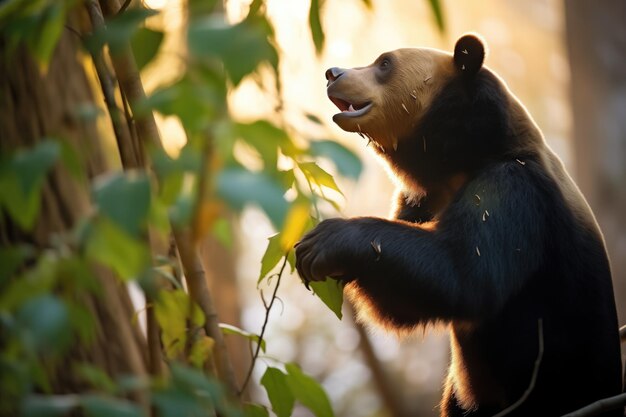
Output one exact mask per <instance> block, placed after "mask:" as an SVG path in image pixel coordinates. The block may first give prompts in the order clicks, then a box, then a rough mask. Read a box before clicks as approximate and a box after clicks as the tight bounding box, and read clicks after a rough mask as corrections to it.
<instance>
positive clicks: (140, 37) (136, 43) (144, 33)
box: [130, 27, 163, 71]
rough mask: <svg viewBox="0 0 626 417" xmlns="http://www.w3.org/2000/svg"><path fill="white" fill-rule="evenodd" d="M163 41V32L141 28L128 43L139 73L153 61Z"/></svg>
mask: <svg viewBox="0 0 626 417" xmlns="http://www.w3.org/2000/svg"><path fill="white" fill-rule="evenodd" d="M162 41H163V32H159V31H156V30H152V29H148V28H144V27H141V28H139V29H138V30H137V32H136V33H135V35H134V36H133V37H132V39H131V41H130V45H131V48H132V49H133V55H135V61H136V62H137V68H138V69H139V70H140V71H141V70H142V69H143V68H144V67H145V66H146V65H147V64H148V63H149V62H150V61H152V60H153V59H154V57H155V56H156V54H157V52H159V47H160V46H161V42H162Z"/></svg>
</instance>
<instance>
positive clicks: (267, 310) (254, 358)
mask: <svg viewBox="0 0 626 417" xmlns="http://www.w3.org/2000/svg"><path fill="white" fill-rule="evenodd" d="M287 255H288V254H285V258H284V260H283V264H282V265H281V267H280V272H279V273H278V279H277V280H276V286H275V287H274V292H273V293H272V298H271V300H270V302H269V304H268V305H266V306H265V319H264V320H263V326H262V327H261V333H260V334H259V341H258V343H257V345H256V349H255V351H254V355H252V363H251V364H250V368H249V369H248V374H247V375H246V379H245V380H244V381H243V385H242V386H241V389H240V390H239V396H241V395H242V394H243V393H244V392H245V390H246V388H247V386H248V383H249V382H250V378H251V377H252V371H253V370H254V365H255V364H256V361H257V359H258V358H259V353H261V346H262V345H263V337H264V336H265V329H266V328H267V323H268V322H269V318H270V310H271V309H272V306H273V305H274V301H276V299H277V298H278V297H276V294H277V293H278V287H279V286H280V279H281V278H282V277H283V272H284V271H285V267H286V266H287V259H288V256H287ZM263 305H265V300H263Z"/></svg>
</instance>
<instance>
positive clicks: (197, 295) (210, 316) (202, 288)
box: [174, 230, 237, 395]
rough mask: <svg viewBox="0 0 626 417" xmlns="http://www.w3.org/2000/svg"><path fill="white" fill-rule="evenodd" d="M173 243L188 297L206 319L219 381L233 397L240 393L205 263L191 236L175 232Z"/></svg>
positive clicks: (206, 329) (206, 328)
mask: <svg viewBox="0 0 626 417" xmlns="http://www.w3.org/2000/svg"><path fill="white" fill-rule="evenodd" d="M174 239H176V245H177V246H178V253H179V255H180V260H181V262H182V264H183V270H184V271H185V279H186V281H187V287H188V288H189V295H190V296H191V299H192V300H194V301H195V302H196V303H198V306H199V307H200V309H201V310H202V312H203V313H204V315H205V317H206V321H205V323H204V330H205V331H206V334H207V336H209V337H210V338H212V339H213V340H214V341H215V347H214V350H213V354H214V356H215V362H216V367H217V372H218V377H219V378H220V380H221V381H222V382H223V383H224V385H225V386H226V388H227V389H228V390H229V393H230V394H232V395H234V394H235V393H237V387H236V386H235V376H234V373H233V368H232V365H231V363H230V360H229V358H228V350H227V349H226V343H225V342H224V337H223V335H222V331H221V329H220V327H219V320H218V319H217V313H216V312H215V306H214V305H213V299H212V298H211V293H210V291H209V287H208V284H207V280H206V276H205V273H204V268H203V266H202V262H200V258H199V257H198V255H197V254H196V252H195V249H194V248H195V247H194V245H193V242H192V240H191V238H190V236H189V235H188V234H184V233H182V232H180V231H178V230H174Z"/></svg>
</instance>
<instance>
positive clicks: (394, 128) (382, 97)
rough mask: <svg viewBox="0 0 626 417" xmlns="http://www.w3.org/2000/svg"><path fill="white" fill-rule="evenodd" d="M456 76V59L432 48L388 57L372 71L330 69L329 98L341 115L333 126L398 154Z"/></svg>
mask: <svg viewBox="0 0 626 417" xmlns="http://www.w3.org/2000/svg"><path fill="white" fill-rule="evenodd" d="M455 72H456V69H455V66H454V61H453V57H452V55H451V54H449V53H446V52H443V51H439V50H436V49H430V48H411V49H409V48H406V49H397V50H395V51H391V52H387V53H384V54H382V55H381V56H380V57H378V59H376V61H374V63H372V64H371V65H369V66H367V67H358V68H351V69H342V68H331V69H329V70H328V71H326V78H327V79H328V89H327V93H328V97H329V98H330V99H331V100H332V101H333V103H335V104H336V105H337V107H338V108H339V109H340V110H342V111H341V112H340V113H337V114H335V115H334V116H333V120H334V121H335V123H337V124H338V125H339V127H341V128H342V129H343V130H346V131H348V132H357V133H359V132H360V133H361V134H362V135H363V136H364V137H367V138H368V139H371V140H372V141H374V142H375V144H376V145H378V146H379V147H382V148H383V151H386V150H387V151H388V150H390V149H392V148H393V149H395V148H396V147H397V143H398V139H401V138H402V137H404V136H406V135H407V134H408V133H409V132H410V131H411V130H412V128H413V127H414V126H415V125H416V123H417V122H419V120H420V119H421V117H422V116H423V114H424V111H425V110H426V109H427V108H428V107H429V105H430V103H431V102H432V100H433V98H434V97H435V96H436V95H437V93H438V92H439V91H440V90H441V88H442V87H443V86H444V85H445V84H446V82H447V81H448V80H449V79H450V78H451V77H452V76H453V75H454V74H455Z"/></svg>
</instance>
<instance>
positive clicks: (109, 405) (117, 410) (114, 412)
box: [80, 394, 145, 417]
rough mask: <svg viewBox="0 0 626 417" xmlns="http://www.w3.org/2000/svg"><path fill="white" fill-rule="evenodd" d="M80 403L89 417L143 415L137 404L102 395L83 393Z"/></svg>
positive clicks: (136, 416)
mask: <svg viewBox="0 0 626 417" xmlns="http://www.w3.org/2000/svg"><path fill="white" fill-rule="evenodd" d="M80 404H81V405H82V407H83V409H84V410H85V412H86V413H87V415H88V416H90V417H111V416H115V417H142V416H144V415H145V414H144V413H143V411H142V409H141V407H140V406H138V405H137V404H134V403H132V402H130V401H128V400H122V399H120V398H114V397H106V396H104V395H98V394H87V395H83V396H82V398H81V399H80Z"/></svg>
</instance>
